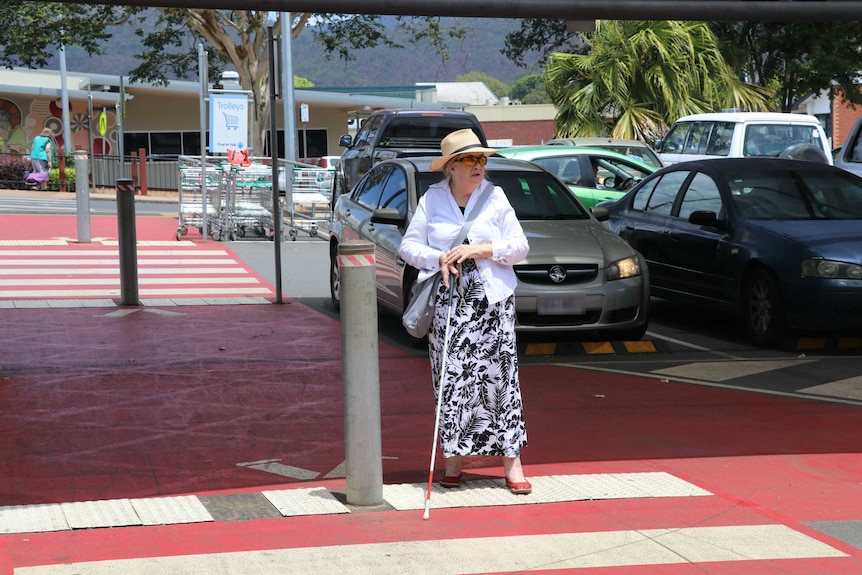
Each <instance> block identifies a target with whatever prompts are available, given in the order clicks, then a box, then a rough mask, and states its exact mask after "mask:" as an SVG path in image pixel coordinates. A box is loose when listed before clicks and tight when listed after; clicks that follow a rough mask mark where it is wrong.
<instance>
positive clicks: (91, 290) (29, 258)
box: [0, 242, 274, 307]
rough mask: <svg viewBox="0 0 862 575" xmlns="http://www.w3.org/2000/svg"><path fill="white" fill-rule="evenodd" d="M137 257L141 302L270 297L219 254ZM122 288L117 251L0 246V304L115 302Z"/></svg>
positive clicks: (153, 252)
mask: <svg viewBox="0 0 862 575" xmlns="http://www.w3.org/2000/svg"><path fill="white" fill-rule="evenodd" d="M150 244H152V245H150ZM136 256H137V257H136V260H137V261H136V264H137V274H138V295H139V296H140V297H141V298H143V297H146V298H149V299H167V298H203V297H212V296H216V297H226V298H240V297H242V298H249V297H267V296H272V295H274V292H273V290H272V288H271V287H269V286H267V285H266V284H265V283H264V282H262V281H261V280H260V279H259V278H258V277H257V276H255V275H254V274H253V273H252V272H250V271H249V270H248V269H247V268H245V267H244V266H243V265H242V264H241V263H240V262H239V261H237V259H236V258H235V257H234V256H233V255H232V254H231V253H230V252H228V251H226V250H225V249H222V248H214V247H204V246H199V245H197V244H194V243H191V242H178V243H174V244H169V243H166V242H139V243H138V246H137V254H136ZM121 287H122V286H121V283H120V258H119V253H118V249H117V248H116V247H111V246H107V245H94V246H93V249H81V248H80V247H75V246H69V249H65V250H64V249H56V248H33V249H24V248H22V247H21V246H8V247H4V246H3V245H2V244H0V301H4V300H16V301H25V300H29V299H34V298H41V299H45V300H55V299H65V298H68V299H74V298H83V299H87V298H117V297H119V296H120V293H121ZM16 307H18V306H16Z"/></svg>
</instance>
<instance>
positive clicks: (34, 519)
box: [0, 503, 69, 533]
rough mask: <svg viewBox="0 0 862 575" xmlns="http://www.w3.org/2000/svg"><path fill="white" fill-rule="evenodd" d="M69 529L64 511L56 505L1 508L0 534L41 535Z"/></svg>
mask: <svg viewBox="0 0 862 575" xmlns="http://www.w3.org/2000/svg"><path fill="white" fill-rule="evenodd" d="M68 529H69V524H68V523H67V522H66V516H65V515H63V509H62V508H61V506H60V505H58V504H56V503H54V504H49V505H15V506H10V507H0V533H39V532H46V531H66V530H68Z"/></svg>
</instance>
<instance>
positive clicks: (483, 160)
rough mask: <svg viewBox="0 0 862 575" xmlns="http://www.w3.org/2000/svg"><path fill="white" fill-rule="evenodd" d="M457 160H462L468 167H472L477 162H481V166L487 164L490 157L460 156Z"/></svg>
mask: <svg viewBox="0 0 862 575" xmlns="http://www.w3.org/2000/svg"><path fill="white" fill-rule="evenodd" d="M455 161H456V162H461V163H462V164H464V165H465V166H467V167H468V168H472V167H473V166H475V165H476V164H479V165H480V166H484V165H485V164H487V163H488V158H486V157H485V156H461V157H460V158H458V159H457V160H455Z"/></svg>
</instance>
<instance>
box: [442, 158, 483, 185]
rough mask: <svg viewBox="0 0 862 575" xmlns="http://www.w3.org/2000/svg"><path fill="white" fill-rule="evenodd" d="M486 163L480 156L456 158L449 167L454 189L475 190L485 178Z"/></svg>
mask: <svg viewBox="0 0 862 575" xmlns="http://www.w3.org/2000/svg"><path fill="white" fill-rule="evenodd" d="M487 163H488V158H486V157H485V156H483V155H481V154H479V155H476V154H464V155H463V156H459V157H458V158H456V159H455V160H454V161H453V162H452V165H451V166H449V173H450V174H451V176H452V180H453V182H454V184H455V187H457V188H472V189H475V188H476V186H478V185H479V184H481V183H482V180H483V179H484V178H485V164H487Z"/></svg>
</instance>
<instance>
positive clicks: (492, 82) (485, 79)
mask: <svg viewBox="0 0 862 575" xmlns="http://www.w3.org/2000/svg"><path fill="white" fill-rule="evenodd" d="M455 80H456V81H458V82H482V83H484V84H485V86H487V87H488V89H489V90H491V92H493V93H494V95H495V96H497V97H498V98H502V97H503V96H508V95H509V86H507V85H506V84H505V83H503V82H501V81H500V80H498V79H496V78H492V77H491V76H489V75H488V74H485V73H484V72H468V73H467V74H459V75H458V76H456V77H455Z"/></svg>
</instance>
